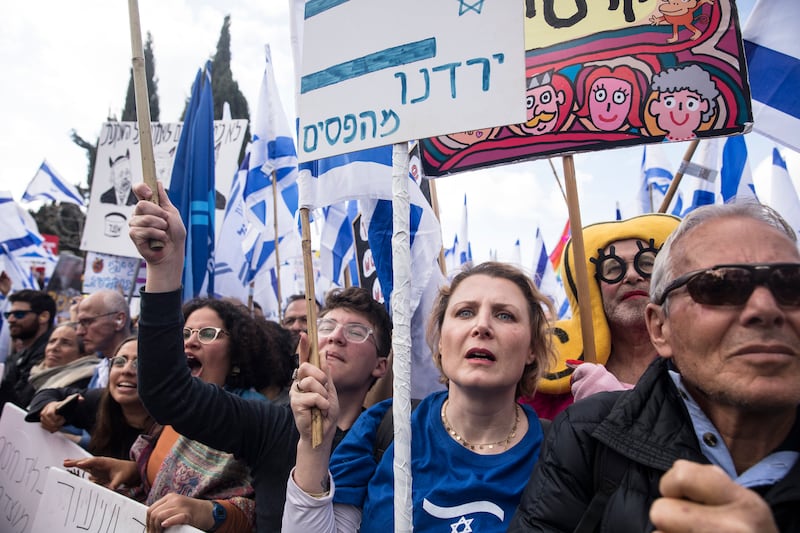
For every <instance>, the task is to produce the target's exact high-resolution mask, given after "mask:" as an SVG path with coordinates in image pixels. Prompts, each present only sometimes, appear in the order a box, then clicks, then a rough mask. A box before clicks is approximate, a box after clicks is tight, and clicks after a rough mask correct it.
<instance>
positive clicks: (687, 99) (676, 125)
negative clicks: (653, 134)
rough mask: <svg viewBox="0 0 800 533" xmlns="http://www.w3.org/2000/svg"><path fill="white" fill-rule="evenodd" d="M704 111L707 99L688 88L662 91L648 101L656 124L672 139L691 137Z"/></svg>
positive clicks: (706, 108) (706, 109)
mask: <svg viewBox="0 0 800 533" xmlns="http://www.w3.org/2000/svg"><path fill="white" fill-rule="evenodd" d="M706 111H708V101H706V100H704V99H703V98H702V97H701V96H700V95H699V94H697V93H696V92H694V91H690V90H689V89H683V90H680V91H676V92H674V93H662V94H660V95H659V96H658V98H656V99H655V100H653V101H652V102H651V103H650V112H651V113H652V114H653V116H655V117H656V124H658V127H659V128H661V129H662V130H664V131H666V132H667V136H668V137H669V138H671V139H674V140H682V139H693V138H694V137H695V133H694V132H695V130H697V128H699V127H700V123H701V122H702V118H703V113H705V112H706Z"/></svg>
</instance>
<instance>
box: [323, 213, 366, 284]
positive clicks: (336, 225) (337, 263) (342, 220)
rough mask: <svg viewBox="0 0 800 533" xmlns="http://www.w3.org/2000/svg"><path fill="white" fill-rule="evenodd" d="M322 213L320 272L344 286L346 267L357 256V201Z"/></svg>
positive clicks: (333, 281)
mask: <svg viewBox="0 0 800 533" xmlns="http://www.w3.org/2000/svg"><path fill="white" fill-rule="evenodd" d="M322 212H323V217H324V221H323V226H322V233H321V235H320V242H319V245H320V250H319V253H320V270H321V272H322V275H323V276H324V277H325V278H327V279H329V280H330V281H331V282H332V283H334V284H336V285H339V286H342V285H344V270H345V267H346V266H347V265H348V264H349V263H350V262H351V260H352V259H353V258H354V256H355V238H354V236H353V220H354V219H355V218H356V216H357V215H358V204H357V202H355V201H348V202H344V203H339V204H334V205H330V206H328V207H325V208H323V209H322ZM351 277H352V272H351Z"/></svg>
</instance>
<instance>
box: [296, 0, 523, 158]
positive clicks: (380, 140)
mask: <svg viewBox="0 0 800 533" xmlns="http://www.w3.org/2000/svg"><path fill="white" fill-rule="evenodd" d="M303 34H304V36H305V42H304V46H303V54H304V57H303V69H302V70H303V73H302V78H301V81H300V96H299V108H300V127H299V131H298V136H299V139H298V150H297V152H298V158H299V159H300V161H309V160H313V159H319V158H322V157H328V156H331V155H337V154H343V153H348V152H354V151H357V150H362V149H365V148H372V147H376V146H384V145H388V144H393V143H395V142H402V141H408V140H411V139H417V138H420V137H427V136H430V135H439V134H442V133H450V132H454V131H462V130H464V129H470V128H485V127H490V126H495V125H501V124H508V123H509V122H516V121H519V120H522V119H523V118H524V107H523V105H522V102H521V101H520V99H519V98H518V95H519V94H520V92H521V91H522V90H523V85H524V79H523V77H524V54H523V49H522V46H523V28H522V10H521V6H520V5H519V4H517V3H515V2H504V1H499V2H498V1H496V0H494V1H492V0H452V1H446V2H431V1H430V0H405V1H404V2H395V1H393V0H309V1H308V2H306V10H305V25H304V29H303ZM489 34H490V35H491V39H487V38H485V37H486V36H487V35H489Z"/></svg>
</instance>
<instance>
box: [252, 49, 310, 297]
mask: <svg viewBox="0 0 800 533" xmlns="http://www.w3.org/2000/svg"><path fill="white" fill-rule="evenodd" d="M251 131H252V134H253V139H252V141H251V142H250V145H249V146H248V149H247V153H248V157H247V160H248V163H247V178H246V179H245V181H244V183H245V185H244V190H243V197H244V203H245V206H246V211H245V213H246V217H247V220H248V227H247V235H246V237H245V240H244V242H245V247H246V250H247V252H246V255H247V257H248V259H249V262H250V270H249V273H248V282H249V281H251V280H252V279H253V278H255V276H256V275H258V274H259V273H260V272H266V271H267V270H268V269H270V268H272V267H273V266H275V249H276V246H278V245H279V243H280V242H281V241H282V240H283V239H284V238H285V237H286V236H287V235H289V234H291V233H293V232H294V233H297V224H296V222H295V215H296V213H297V207H298V186H297V150H296V149H295V145H294V137H293V134H292V129H291V126H290V125H289V121H288V120H287V119H286V113H285V112H284V110H283V105H282V104H281V100H280V95H279V94H278V85H277V83H276V82H275V74H274V72H273V69H272V58H271V55H270V49H269V46H266V66H265V68H264V76H263V79H262V82H261V90H260V91H259V96H258V112H257V114H256V118H255V119H254V121H253V123H252V124H251ZM273 187H276V188H277V194H276V193H275V192H274V191H273ZM275 197H277V202H276V201H275V200H274V198H275ZM276 226H277V233H276Z"/></svg>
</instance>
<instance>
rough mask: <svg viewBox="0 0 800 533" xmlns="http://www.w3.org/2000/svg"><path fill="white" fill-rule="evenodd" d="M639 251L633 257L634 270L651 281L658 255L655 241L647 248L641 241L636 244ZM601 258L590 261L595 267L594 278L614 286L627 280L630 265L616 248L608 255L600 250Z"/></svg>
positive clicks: (651, 240)
mask: <svg viewBox="0 0 800 533" xmlns="http://www.w3.org/2000/svg"><path fill="white" fill-rule="evenodd" d="M636 245H637V246H638V247H639V251H638V252H636V255H634V256H633V261H631V263H633V269H634V270H636V272H637V273H638V274H639V275H640V276H642V277H643V278H644V279H650V277H651V276H652V275H653V265H654V264H655V262H656V254H657V253H658V249H657V248H656V246H655V242H654V240H653V239H650V242H649V244H648V245H647V246H645V245H643V244H642V243H641V242H640V241H637V242H636ZM599 252H600V257H598V258H597V259H595V258H594V257H592V258H590V259H589V261H591V262H592V263H594V265H595V274H594V277H595V278H597V279H598V280H600V281H605V282H606V283H608V284H610V285H613V284H614V283H619V282H620V281H622V280H623V279H624V278H625V273H626V272H627V271H628V265H629V264H631V263H628V262H627V261H625V260H624V259H622V258H621V257H620V256H618V255H617V254H616V250H615V249H614V246H611V247H610V248H609V253H608V255H604V253H603V250H599Z"/></svg>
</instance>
